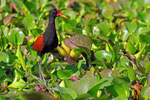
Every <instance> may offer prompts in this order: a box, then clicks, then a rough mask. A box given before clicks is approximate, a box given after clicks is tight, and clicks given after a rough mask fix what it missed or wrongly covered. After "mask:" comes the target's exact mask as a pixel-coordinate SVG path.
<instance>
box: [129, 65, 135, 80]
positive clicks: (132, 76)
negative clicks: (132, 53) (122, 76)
mask: <svg viewBox="0 0 150 100" xmlns="http://www.w3.org/2000/svg"><path fill="white" fill-rule="evenodd" d="M127 70H128V77H129V79H130V82H132V81H133V80H135V78H136V73H135V70H134V69H133V68H132V67H128V69H127Z"/></svg>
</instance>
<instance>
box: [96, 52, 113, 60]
mask: <svg viewBox="0 0 150 100" xmlns="http://www.w3.org/2000/svg"><path fill="white" fill-rule="evenodd" d="M95 57H96V59H99V60H100V59H101V58H105V59H106V60H107V62H110V61H111V58H112V55H111V54H110V53H109V52H107V51H105V50H100V51H97V52H96V53H95Z"/></svg>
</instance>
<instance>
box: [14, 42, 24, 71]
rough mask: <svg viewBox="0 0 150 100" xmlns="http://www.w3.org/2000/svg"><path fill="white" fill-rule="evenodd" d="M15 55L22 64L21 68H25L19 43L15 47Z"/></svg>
mask: <svg viewBox="0 0 150 100" xmlns="http://www.w3.org/2000/svg"><path fill="white" fill-rule="evenodd" d="M16 56H17V57H18V59H19V61H20V63H21V65H22V67H23V69H24V70H26V64H25V59H24V58H23V55H22V52H21V49H20V46H19V45H18V47H17V52H16Z"/></svg>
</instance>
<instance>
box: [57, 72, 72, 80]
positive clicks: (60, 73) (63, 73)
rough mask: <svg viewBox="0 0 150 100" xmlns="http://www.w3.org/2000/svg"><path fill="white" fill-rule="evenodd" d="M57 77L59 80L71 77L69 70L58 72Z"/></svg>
mask: <svg viewBox="0 0 150 100" xmlns="http://www.w3.org/2000/svg"><path fill="white" fill-rule="evenodd" d="M57 75H58V77H59V78H60V79H66V78H68V77H70V76H71V75H72V71H71V70H58V71H57Z"/></svg>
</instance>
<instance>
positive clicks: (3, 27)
mask: <svg viewBox="0 0 150 100" xmlns="http://www.w3.org/2000/svg"><path fill="white" fill-rule="evenodd" d="M1 29H2V32H3V34H4V35H5V37H7V36H8V27H6V26H5V25H2V26H1Z"/></svg>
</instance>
